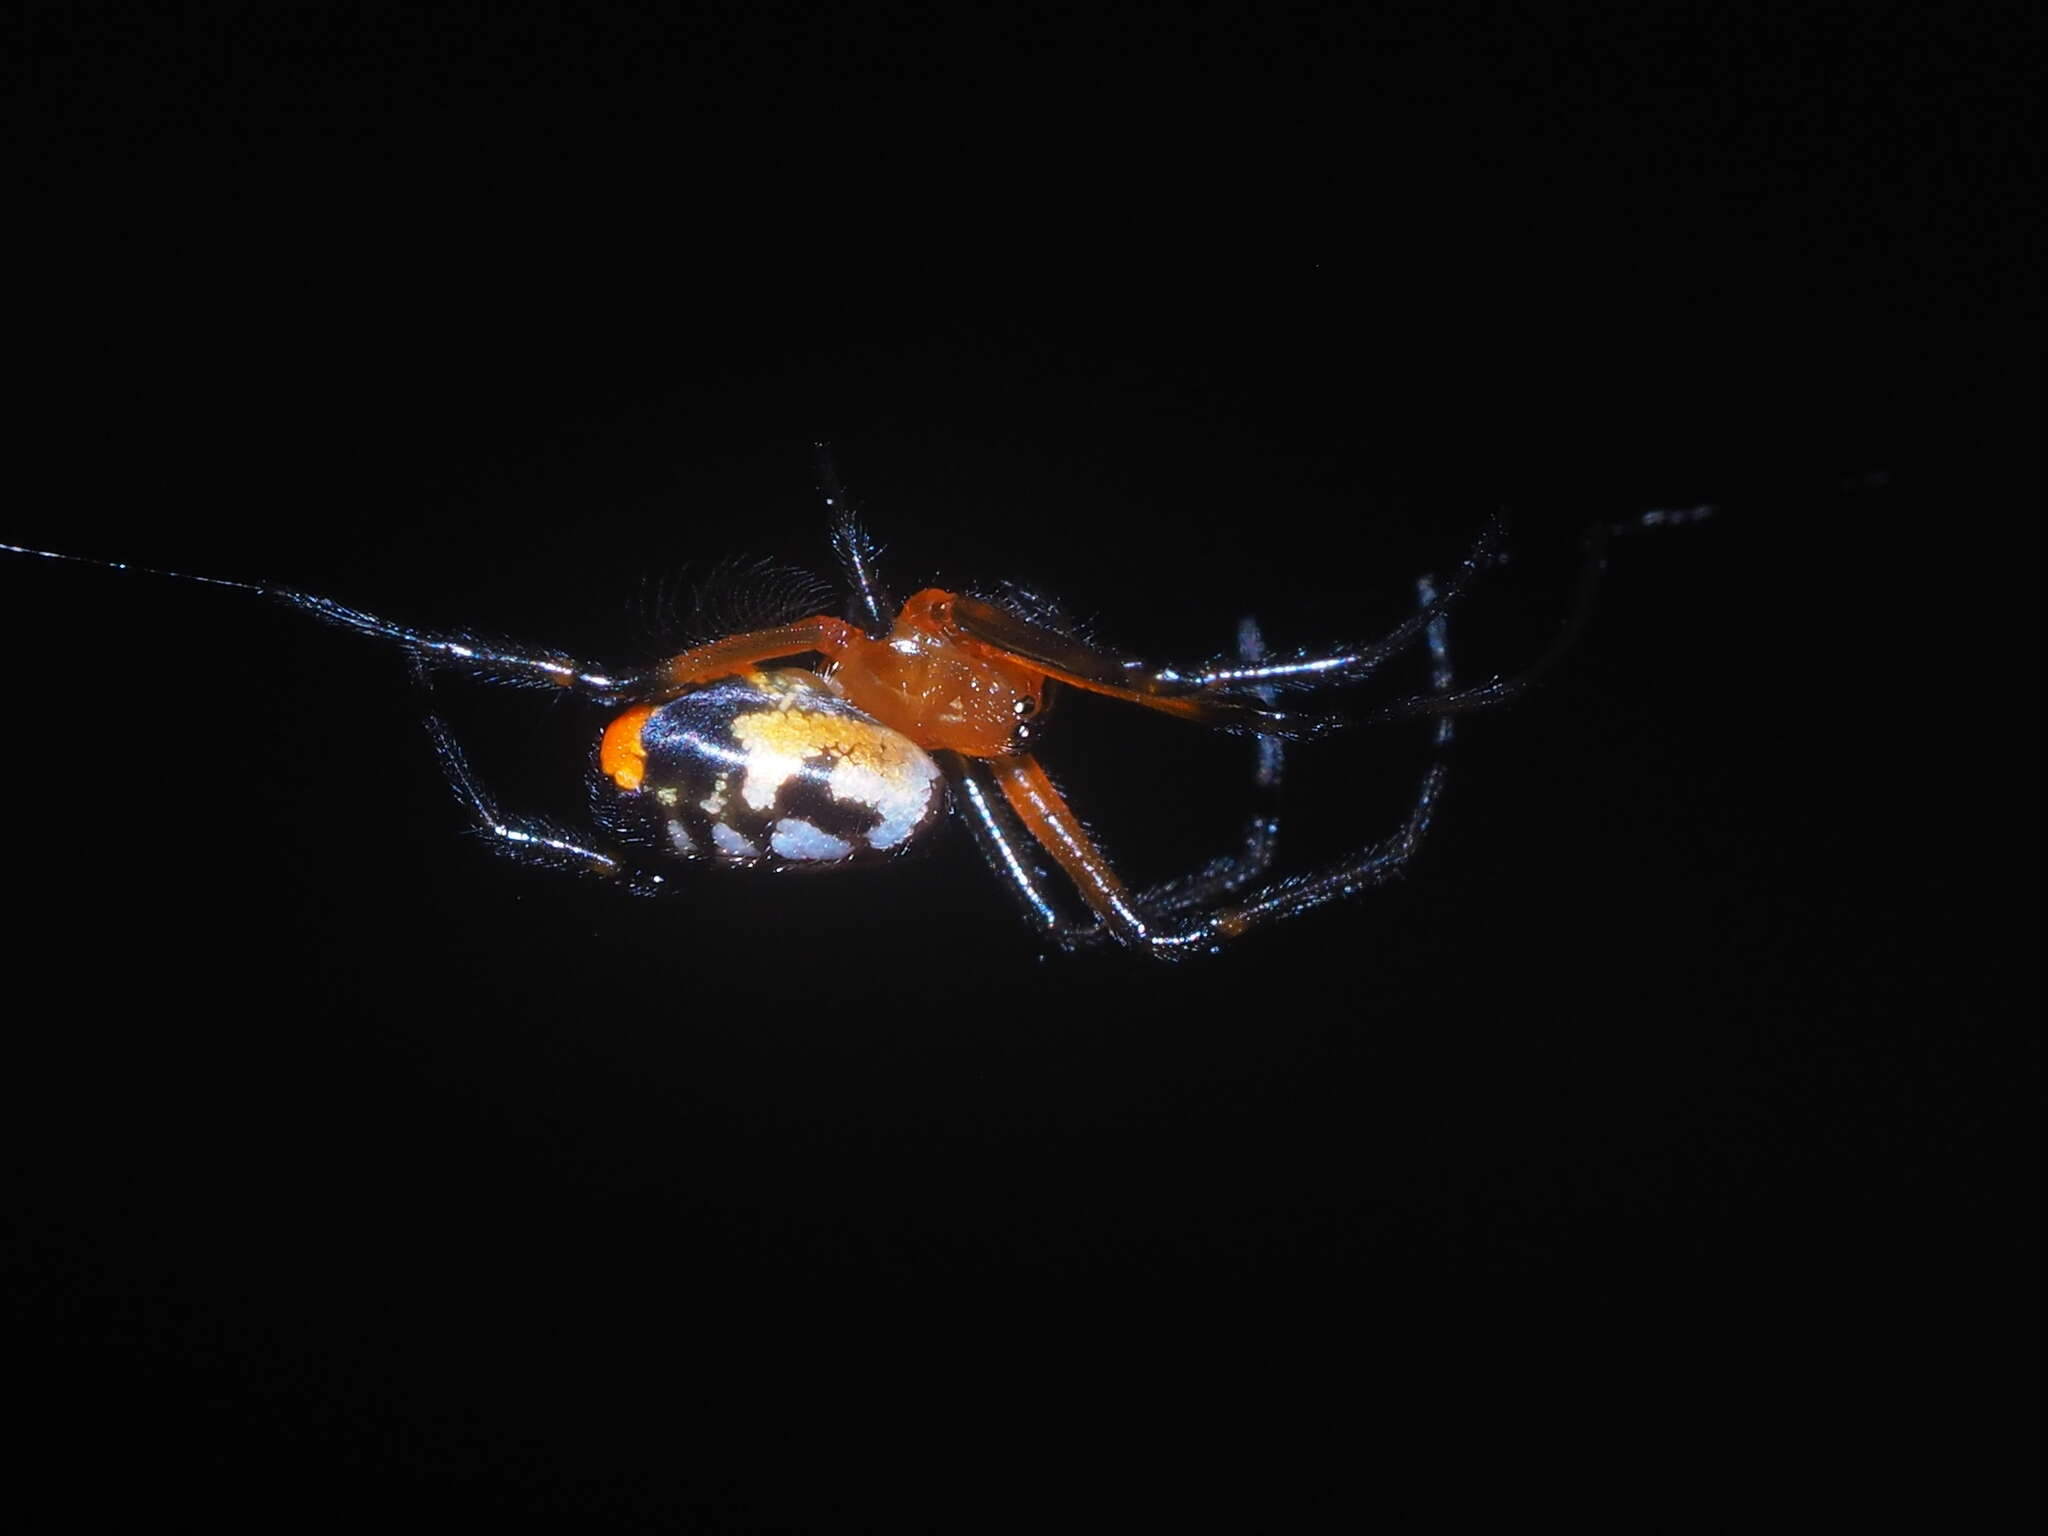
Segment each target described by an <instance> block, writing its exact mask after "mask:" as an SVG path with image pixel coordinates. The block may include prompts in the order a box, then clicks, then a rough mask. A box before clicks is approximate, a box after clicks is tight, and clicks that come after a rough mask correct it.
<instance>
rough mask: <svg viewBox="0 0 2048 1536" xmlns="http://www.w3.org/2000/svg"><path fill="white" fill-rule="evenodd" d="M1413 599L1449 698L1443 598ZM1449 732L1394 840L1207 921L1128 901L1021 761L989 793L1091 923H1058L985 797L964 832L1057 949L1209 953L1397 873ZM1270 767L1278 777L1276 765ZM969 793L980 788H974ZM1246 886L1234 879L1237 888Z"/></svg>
mask: <svg viewBox="0 0 2048 1536" xmlns="http://www.w3.org/2000/svg"><path fill="white" fill-rule="evenodd" d="M1417 597H1418V599H1419V603H1420V606H1419V608H1418V610H1417V611H1418V612H1422V613H1427V614H1428V615H1429V617H1428V619H1427V620H1426V622H1425V624H1424V626H1423V631H1422V632H1423V633H1424V634H1425V635H1426V637H1427V640H1428V648H1429V657H1430V682H1431V685H1432V687H1434V688H1437V689H1439V690H1443V691H1448V690H1449V689H1450V688H1451V684H1452V671H1451V661H1450V642H1449V625H1448V621H1447V620H1446V619H1445V617H1444V614H1443V605H1442V602H1441V594H1440V592H1439V591H1438V589H1437V587H1436V585H1435V584H1434V583H1433V582H1431V581H1430V580H1429V579H1428V578H1424V579H1423V580H1421V581H1419V582H1418V583H1417ZM1453 732H1454V723H1453V721H1452V719H1451V717H1450V716H1449V715H1445V716H1442V717H1440V718H1439V719H1438V721H1437V727H1436V730H1435V731H1434V733H1433V735H1434V745H1435V749H1436V750H1435V753H1434V755H1433V756H1432V759H1431V761H1430V764H1429V766H1428V768H1427V769H1426V770H1425V771H1424V773H1423V777H1422V780H1421V782H1420V784H1419V786H1418V788H1417V791H1416V796H1415V800H1414V802H1413V804H1412V805H1411V807H1410V809H1409V812H1408V815H1407V816H1406V817H1405V818H1404V819H1403V821H1402V824H1401V826H1400V827H1399V828H1398V829H1397V830H1396V831H1395V833H1394V834H1393V835H1392V836H1391V837H1389V838H1387V839H1385V840H1384V841H1382V842H1379V843H1376V844H1374V845H1372V846H1371V847H1369V848H1366V849H1364V850H1362V851H1361V852H1360V853H1358V854H1356V855H1354V856H1353V857H1351V858H1349V859H1346V860H1344V861H1343V862H1341V863H1339V864H1337V865H1336V866H1334V867H1332V868H1330V869H1328V870H1325V871H1322V872H1321V873H1318V874H1313V875H1305V876H1297V877H1294V878H1292V879H1288V880H1283V881H1279V882H1276V883H1275V884H1273V885H1271V886H1268V887H1266V888H1264V889H1263V890H1260V891H1258V892H1255V893H1254V894H1253V895H1252V896H1251V897H1250V898H1248V899H1247V900H1245V901H1243V902H1241V903H1239V904H1237V905H1234V906H1226V907H1220V908H1217V909H1216V910H1214V911H1210V912H1206V913H1205V912H1202V911H1200V910H1191V908H1192V903H1184V902H1182V901H1180V900H1177V899H1174V898H1173V897H1171V896H1169V899H1168V901H1167V902H1165V903H1162V904H1161V905H1160V906H1158V907H1148V906H1147V905H1146V902H1145V900H1144V898H1143V897H1142V896H1140V897H1134V896H1133V895H1132V894H1131V893H1130V892H1129V891H1127V890H1126V889H1125V887H1124V885H1123V883H1122V881H1121V880H1120V879H1118V877H1117V875H1116V872H1115V870H1114V869H1113V868H1112V867H1111V865H1110V864H1109V861H1108V860H1107V859H1106V858H1105V857H1104V856H1103V854H1102V851H1101V849H1100V848H1099V847H1097V846H1096V844H1095V842H1094V840H1093V839H1092V838H1090V837H1089V836H1088V834H1087V832H1086V830H1085V829H1084V828H1083V827H1082V826H1081V824H1080V821H1079V819H1078V818H1076V817H1075V816H1074V813H1073V811H1072V810H1071V808H1069V807H1068V805H1067V804H1066V801H1065V800H1064V798H1062V797H1061V795H1060V794H1059V792H1058V791H1057V790H1056V789H1054V788H1053V786H1052V783H1051V781H1050V780H1049V779H1048V778H1047V777H1046V775H1045V771H1044V770H1043V769H1042V768H1041V767H1040V766H1039V765H1038V764H1037V762H1036V761H1034V760H1033V759H1031V758H1029V757H1028V756H1024V755H1021V754H1020V755H1017V756H1013V757H1006V758H999V759H996V760H994V761H992V762H990V763H988V764H987V765H985V771H986V776H987V790H988V791H993V793H994V794H996V795H1000V796H1001V799H1002V801H1003V803H1004V805H1005V807H1006V808H1007V810H1008V811H1009V812H1010V813H1011V814H1012V815H1013V816H1014V818H1015V820H1016V822H1017V823H1019V824H1020V825H1021V827H1022V828H1023V830H1024V831H1025V832H1027V833H1029V835H1030V836H1031V837H1033V838H1035V839H1037V841H1038V842H1039V843H1040V844H1042V845H1043V846H1044V847H1045V849H1046V851H1047V852H1048V853H1050V854H1051V855H1052V857H1053V859H1054V861H1055V862H1057V863H1058V864H1059V866H1060V868H1061V869H1062V870H1063V871H1064V872H1065V873H1066V875H1067V877H1068V879H1069V880H1071V881H1072V882H1073V884H1074V888H1075V890H1076V891H1077V892H1078V893H1079V894H1080V896H1081V898H1082V900H1083V901H1085V902H1086V903H1087V904H1088V906H1089V908H1090V909H1091V911H1093V913H1094V914H1095V916H1096V919H1097V921H1096V923H1095V924H1094V925H1092V926H1091V925H1083V924H1076V923H1073V922H1071V921H1069V920H1067V919H1065V918H1063V917H1061V916H1060V915H1059V913H1058V912H1057V910H1056V909H1055V908H1054V907H1053V905H1052V903H1051V902H1050V901H1049V900H1048V899H1047V897H1046V896H1045V893H1044V892H1043V891H1042V890H1040V889H1038V888H1037V887H1036V886H1035V885H1034V884H1033V883H1032V882H1031V880H1030V878H1029V864H1028V861H1027V860H1026V859H1025V858H1024V856H1023V854H1022V852H1021V850H1019V849H1018V848H1017V847H1016V846H1015V843H1014V838H1006V837H1005V835H1004V834H1005V832H1006V830H1007V829H1006V827H1005V825H1004V818H1003V817H1002V815H1001V814H1000V812H998V811H996V810H995V809H994V808H993V806H992V804H991V803H990V796H989V794H988V793H987V792H986V791H983V792H980V793H977V794H974V795H971V796H968V797H966V798H967V804H968V810H969V813H970V825H972V826H974V827H975V828H976V830H977V832H978V833H979V834H980V835H981V836H982V838H983V841H984V845H985V847H989V848H991V849H992V850H993V852H992V857H993V858H994V860H995V862H996V863H997V864H998V867H999V868H1001V869H1003V870H1004V872H1005V873H1007V874H1008V875H1009V876H1010V879H1011V882H1012V884H1013V886H1015V887H1016V888H1017V889H1018V890H1019V893H1020V894H1021V895H1022V897H1023V899H1024V902H1025V905H1026V907H1027V909H1028V910H1029V911H1031V912H1032V913H1033V914H1034V915H1035V916H1036V917H1037V918H1038V921H1039V926H1040V927H1041V928H1042V929H1043V930H1044V931H1045V932H1046V933H1048V934H1049V935H1050V936H1051V937H1053V938H1054V939H1055V940H1057V941H1058V942H1061V943H1064V944H1067V945H1069V946H1070V947H1071V946H1073V945H1076V944H1084V943H1091V942H1094V941H1096V940H1099V939H1100V938H1102V937H1104V936H1107V937H1109V938H1112V939H1115V940H1116V941H1117V942H1119V943H1122V944H1125V945H1129V946H1132V947H1142V948H1145V949H1147V950H1149V951H1150V952H1151V953H1153V954H1154V955H1157V956H1160V957H1162V958H1174V957H1176V956H1178V955H1183V954H1187V953H1191V952H1193V951H1196V950H1200V949H1209V948H1214V947H1215V946H1216V945H1217V944H1219V943H1220V942H1222V941H1223V940H1226V939H1232V938H1236V937H1237V936H1239V935H1240V934H1242V933H1244V932H1245V931H1247V930H1248V929H1250V928H1252V927H1254V926H1256V925H1258V924H1262V923H1268V922H1275V921H1279V920H1281V919H1284V918H1287V917H1292V916H1295V915H1297V914H1298V913H1301V912H1305V911H1307V910H1309V909H1310V908H1312V907H1316V906H1320V905H1322V904H1323V903H1324V902H1327V901H1332V900H1336V899H1338V898H1339V897H1343V896H1349V895H1353V894H1356V893H1357V892H1358V891H1361V890H1364V889H1367V888H1369V887H1371V886H1374V885H1380V884H1384V883H1385V882H1386V881H1388V880H1390V879H1392V878H1393V877H1394V876H1395V875H1397V874H1399V873H1400V872H1401V870H1402V869H1404V868H1405V867H1406V866H1407V865H1408V864H1409V863H1410V862H1411V861H1412V860H1413V859H1414V858H1415V856H1416V854H1417V853H1418V852H1419V851H1420V849H1421V846H1422V842H1423V838H1424V837H1425V836H1426V834H1427V833H1428V830H1429V826H1430V823H1431V821H1432V819H1433V818H1434V816H1435V812H1436V806H1437V803H1438V801H1439V800H1440V798H1441V797H1442V793H1443V786H1444V781H1445V776H1446V771H1447V768H1446V761H1445V754H1446V751H1447V749H1448V748H1449V746H1450V744H1451V740H1452V736H1453ZM1274 768H1275V770H1276V776H1277V768H1278V764H1277V762H1276V763H1275V764H1274ZM969 782H970V784H973V782H974V781H973V780H972V779H970V781H969ZM975 788H976V789H977V790H980V788H981V786H979V785H975ZM1275 830H1276V831H1277V827H1276V828H1275ZM1244 883H1246V882H1243V881H1240V882H1237V885H1238V886H1241V885H1242V884H1244ZM1235 888H1236V887H1233V889H1235ZM1168 889H1169V891H1170V890H1171V888H1170V887H1169V888H1168Z"/></svg>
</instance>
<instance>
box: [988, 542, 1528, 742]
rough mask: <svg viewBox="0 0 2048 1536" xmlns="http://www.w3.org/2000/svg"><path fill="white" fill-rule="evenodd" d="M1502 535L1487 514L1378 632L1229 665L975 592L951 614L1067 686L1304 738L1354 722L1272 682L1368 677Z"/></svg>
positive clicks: (1490, 562)
mask: <svg viewBox="0 0 2048 1536" xmlns="http://www.w3.org/2000/svg"><path fill="white" fill-rule="evenodd" d="M1505 537H1506V530H1505V527H1504V525H1503V523H1502V521H1501V519H1499V518H1498V517H1494V518H1489V519H1488V520H1487V523H1486V526H1485V527H1484V528H1482V529H1481V530H1480V533H1479V536H1478V537H1477V538H1476V539H1475V540H1474V541H1473V544H1472V547H1471V549H1470V550H1469V551H1468V552H1467V553H1466V556H1465V558H1464V559H1463V560H1462V561H1460V562H1459V564H1458V567H1457V569H1456V571H1455V572H1454V573H1453V575H1452V577H1451V579H1450V580H1449V581H1447V582H1445V583H1444V584H1443V585H1442V587H1441V588H1440V589H1435V588H1433V589H1432V590H1433V591H1435V596H1434V597H1432V598H1431V600H1430V601H1429V603H1428V604H1426V605H1425V606H1423V607H1421V608H1418V609H1417V610H1416V611H1415V612H1414V613H1411V614H1410V615H1409V616H1408V617H1407V618H1406V619H1404V620H1403V621H1402V622H1401V623H1399V624H1397V625H1395V626H1394V628H1393V629H1392V630H1390V631H1388V632H1387V633H1386V634H1384V635H1382V636H1380V637H1379V638H1378V639H1377V640H1373V641H1370V642H1366V643H1361V644H1357V645H1350V646H1340V647H1336V648H1334V649H1331V650H1327V651H1300V652H1296V653H1294V654H1293V655H1291V656H1284V657H1268V656H1264V655H1262V656H1261V657H1260V659H1258V660H1257V661H1247V660H1245V659H1244V658H1243V657H1242V656H1240V657H1239V658H1238V659H1237V660H1236V662H1235V663H1234V664H1232V665H1223V664H1219V663H1216V662H1205V663H1202V664H1200V665H1194V666H1180V667H1174V666H1159V665H1155V664H1153V663H1149V662H1144V661H1139V660H1136V659H1134V658H1130V657H1121V656H1114V655H1109V654H1106V653H1104V652H1101V651H1097V650H1093V649H1091V648H1090V647H1088V646H1086V645H1083V644H1082V643H1080V642H1079V641H1076V640H1074V639H1072V638H1071V637H1069V636H1066V635H1062V634H1059V633H1057V632H1056V631H1051V630H1047V629H1044V628H1042V627H1040V626H1037V625H1034V624H1032V623H1030V621H1028V620H1025V619H1022V618H1019V617H1017V616H1016V615H1014V614H1010V613H1006V612H1004V611H1003V610H1001V609H999V608H996V607H994V606H993V605H991V604H988V603H984V602H980V601H978V600H976V599H973V598H966V597H963V598H959V599H957V600H956V602H955V604H954V608H953V617H954V621H955V623H956V624H957V626H958V628H959V629H960V631H961V632H962V633H963V634H965V635H967V636H969V637H971V638H973V639H977V640H980V641H982V642H983V643H985V644H987V645H989V646H991V647H993V648H995V649H997V650H1000V651H1003V652H1005V653H1007V654H1009V655H1011V656H1014V657H1017V658H1019V659H1021V660H1024V661H1027V662H1029V663H1030V664H1032V665H1034V666H1036V667H1038V668H1039V669H1040V670H1042V671H1043V672H1044V673H1045V675H1046V676H1047V677H1050V678H1053V679H1055V680H1056V681H1059V682H1063V683H1066V684H1068V685H1070V686H1072V687H1075V688H1082V689H1086V690H1087V691H1089V692H1091V693H1100V694H1106V695H1108V696H1109V697H1111V698H1117V699H1122V700H1124V701H1125V702H1127V703H1131V704H1139V705H1142V706H1144V707H1145V708H1147V709H1154V710H1158V711H1160V712H1161V713H1163V714H1169V715H1175V716H1178V717H1180V718H1182V719H1185V720H1190V721H1194V722H1196V723H1198V724H1203V725H1209V726H1216V727H1220V728H1222V729H1226V730H1239V731H1248V732H1251V733H1253V734H1266V735H1278V736H1284V737H1287V738H1288V739H1300V738H1302V737H1306V736H1316V735H1321V734H1324V733H1325V732H1327V731H1330V730H1335V729H1340V728H1342V727H1343V726H1344V725H1346V724H1349V723H1351V722H1350V721H1347V720H1344V719H1341V718H1333V717H1331V716H1328V715H1323V714H1316V713H1309V712H1302V711H1287V710H1278V709H1275V708H1274V707H1273V698H1274V691H1275V690H1279V689H1302V688H1320V687H1328V686H1331V685H1336V684H1356V683H1361V682H1364V681H1365V680H1366V679H1368V678H1370V677H1371V676H1372V675H1373V674H1374V673H1375V672H1377V671H1378V670H1379V669H1380V667H1382V666H1383V665H1385V664H1386V662H1387V661H1389V660H1390V659H1391V658H1393V657H1395V656H1398V655H1401V654H1403V653H1404V652H1405V651H1407V650H1408V649H1409V648H1410V647H1411V646H1413V645H1414V644H1415V642H1416V641H1417V640H1419V639H1421V638H1422V636H1423V635H1424V633H1425V632H1426V631H1427V630H1428V628H1429V626H1430V624H1431V623H1432V622H1433V621H1434V620H1435V619H1436V618H1437V617H1438V616H1439V615H1441V614H1442V613H1444V612H1446V611H1447V610H1448V609H1450V608H1451V607H1452V606H1453V605H1454V604H1455V603H1456V602H1457V601H1458V600H1459V599H1460V598H1461V597H1463V596H1464V595H1465V593H1466V591H1467V589H1468V588H1469V587H1470V586H1471V584H1472V582H1473V581H1474V580H1475V579H1476V578H1477V577H1478V576H1479V575H1480V574H1481V573H1482V572H1484V571H1486V570H1488V569H1490V568H1491V567H1492V566H1494V565H1495V564H1496V563H1498V561H1499V558H1500V553H1501V546H1502V544H1503V541H1504V540H1505Z"/></svg>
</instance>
